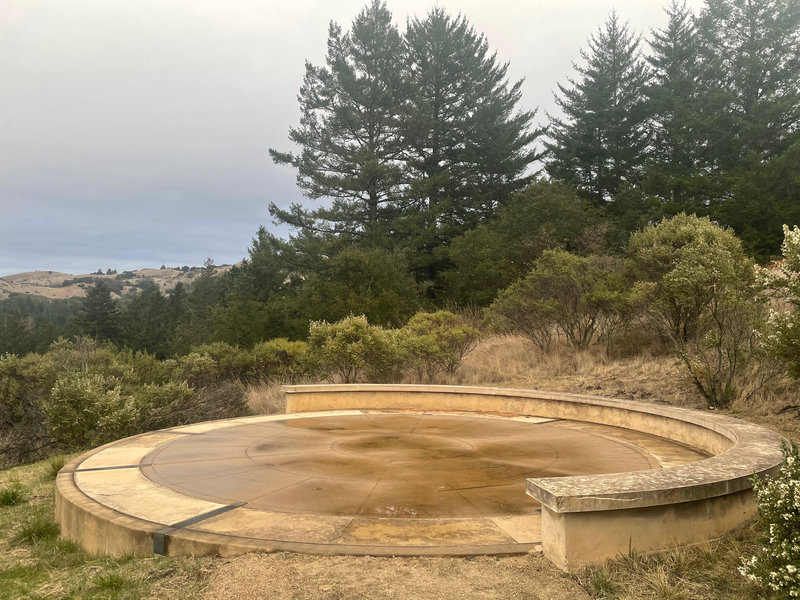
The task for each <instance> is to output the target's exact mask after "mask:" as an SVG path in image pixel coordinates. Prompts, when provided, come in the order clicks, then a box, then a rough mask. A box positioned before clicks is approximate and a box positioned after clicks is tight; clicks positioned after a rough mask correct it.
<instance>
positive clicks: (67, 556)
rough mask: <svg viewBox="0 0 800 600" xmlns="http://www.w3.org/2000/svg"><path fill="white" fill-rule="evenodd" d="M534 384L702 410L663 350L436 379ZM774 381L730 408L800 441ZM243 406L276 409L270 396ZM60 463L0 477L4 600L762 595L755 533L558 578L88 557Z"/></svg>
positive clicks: (501, 361)
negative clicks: (742, 564)
mask: <svg viewBox="0 0 800 600" xmlns="http://www.w3.org/2000/svg"><path fill="white" fill-rule="evenodd" d="M445 382H449V383H461V384H487V385H496V386H506V387H529V388H542V389H553V390H563V391H573V392H580V393H593V394H601V395H607V396H616V397H624V398H631V399H637V400H643V401H651V402H657V403H670V404H676V405H681V406H688V407H693V408H702V402H701V401H700V399H699V397H698V396H697V394H696V393H695V392H694V390H693V389H692V388H691V386H690V385H689V384H688V382H686V381H685V380H684V379H683V377H682V375H681V371H680V369H679V368H678V367H677V366H676V365H675V361H674V360H673V359H671V358H669V357H668V356H656V357H644V358H643V357H632V358H617V359H615V360H612V359H609V358H608V357H607V356H606V354H605V353H604V352H601V351H598V350H593V351H588V352H584V353H577V354H576V353H573V352H568V351H565V350H556V351H554V352H552V353H549V354H547V355H543V354H541V353H539V352H538V351H536V350H535V349H534V348H533V347H532V346H531V345H530V344H529V343H527V342H526V341H525V340H522V339H519V338H493V339H488V340H485V341H484V342H482V344H481V345H480V346H479V347H478V348H477V349H476V350H475V351H474V352H473V353H472V354H471V355H470V356H469V357H468V360H467V361H466V364H465V365H464V367H463V368H462V369H461V370H460V371H459V372H458V373H456V375H455V376H454V378H452V379H450V380H449V381H442V383H445ZM785 391H786V389H785V388H781V387H777V388H775V389H773V390H771V391H770V392H769V393H767V394H764V395H762V396H761V397H760V398H759V399H758V400H757V401H753V402H751V403H748V404H746V405H735V406H734V407H733V409H732V412H733V413H735V414H737V415H738V416H741V417H743V418H747V419H750V420H753V421H756V422H760V423H763V424H765V425H767V426H770V427H773V428H775V429H777V430H779V431H780V432H781V433H783V434H784V435H787V436H788V437H790V438H792V439H794V440H795V441H797V440H799V439H800V435H798V432H799V431H800V419H798V415H797V411H796V410H789V411H784V412H782V413H779V414H776V413H778V412H779V411H780V410H781V409H782V408H784V407H785V406H786V405H787V404H790V403H788V402H787V401H786V400H785V398H786V397H788V396H785V395H784V392H785ZM250 398H251V402H252V404H253V405H254V407H259V408H261V409H266V408H269V409H270V410H275V409H276V402H275V393H274V388H265V389H255V390H251V395H250ZM57 467H58V462H57V461H56V462H55V463H51V462H50V461H45V462H42V463H37V464H34V465H29V466H25V467H18V468H15V469H9V470H6V471H2V472H0V502H2V501H3V499H4V497H8V498H11V499H13V497H14V496H17V495H19V494H17V493H15V492H14V491H13V490H15V489H20V490H21V496H22V502H21V503H20V504H17V505H13V506H0V600H3V599H6V598H8V599H11V598H159V599H162V598H167V599H169V598H182V599H184V600H188V599H191V598H209V599H217V598H237V599H238V598H272V599H279V598H287V599H288V598H298V599H299V598H319V599H323V598H324V599H334V598H412V597H413V598H442V599H445V598H453V597H463V598H487V599H488V598H530V599H541V600H544V599H558V598H570V599H575V600H581V599H587V598H590V597H592V598H614V599H620V600H622V599H632V598H658V599H662V600H669V599H675V600H678V599H686V600H689V599H692V600H694V599H697V600H704V599H708V600H710V599H719V598H754V599H755V598H766V597H767V596H766V595H765V594H764V592H763V591H760V590H757V589H755V588H753V587H752V586H750V585H748V584H747V582H745V580H744V579H743V578H742V577H740V576H739V575H738V573H737V572H736V567H737V566H738V564H739V557H740V556H741V555H743V554H747V553H749V552H752V551H753V549H754V548H755V547H756V545H757V531H756V528H755V527H754V526H751V527H748V528H745V529H744V530H742V531H740V532H737V533H736V534H734V535H731V536H727V537H725V538H724V539H722V540H720V541H718V542H713V543H709V544H706V545H703V546H700V547H696V548H689V549H675V550H673V551H672V552H669V553H667V554H664V555H661V556H657V557H637V556H630V557H621V558H620V559H619V560H616V561H613V562H611V563H609V564H608V565H606V566H605V567H604V568H600V569H591V570H586V571H584V572H583V573H580V574H578V575H577V576H565V575H563V574H561V573H560V572H558V571H557V570H556V569H555V568H554V567H552V566H551V565H550V564H549V563H548V562H547V561H546V560H544V559H543V558H542V557H537V556H522V557H480V558H475V559H469V558H463V559H451V558H432V557H429V558H370V557H312V556H303V555H294V554H290V553H275V554H265V555H249V556H242V557H235V558H227V559H221V558H165V557H152V558H142V559H133V558H122V559H111V558H107V557H92V556H88V555H86V554H85V553H84V552H82V551H81V550H80V549H78V548H77V547H75V546H74V545H73V544H70V543H67V542H63V541H60V540H58V538H57V535H56V530H55V528H54V526H53V524H52V520H51V517H52V513H53V477H54V471H56V470H57Z"/></svg>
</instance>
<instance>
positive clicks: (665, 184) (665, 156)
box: [644, 0, 704, 209]
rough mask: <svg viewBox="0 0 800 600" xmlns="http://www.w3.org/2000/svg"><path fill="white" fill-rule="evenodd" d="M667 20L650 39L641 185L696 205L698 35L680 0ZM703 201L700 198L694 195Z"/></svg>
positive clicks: (665, 197)
mask: <svg viewBox="0 0 800 600" xmlns="http://www.w3.org/2000/svg"><path fill="white" fill-rule="evenodd" d="M666 12H667V19H668V21H667V25H666V27H664V28H663V29H661V30H654V31H653V32H652V38H651V40H650V47H651V49H652V53H651V54H650V56H648V58H647V61H648V62H649V63H650V66H651V71H650V77H651V82H650V85H649V87H648V88H647V96H648V111H649V113H650V131H651V142H652V146H651V150H650V153H649V164H648V168H647V180H646V181H645V183H644V187H645V189H646V190H647V191H648V192H649V193H652V194H655V195H656V196H658V197H659V198H661V199H662V200H666V201H670V202H672V203H674V204H675V205H677V207H678V209H681V208H686V203H691V204H693V205H694V206H693V207H696V205H697V203H698V202H697V201H695V202H691V201H692V200H695V199H696V198H698V197H701V196H702V191H703V189H704V185H703V182H702V180H701V179H700V177H699V175H700V173H701V168H702V166H703V156H704V152H703V146H704V144H703V138H702V135H701V134H700V125H699V123H698V120H699V118H700V111H701V95H700V88H699V81H700V77H701V66H700V57H699V54H700V47H699V37H698V35H697V30H696V28H695V24H694V16H693V15H692V12H691V11H690V10H689V9H688V8H687V7H686V2H685V0H680V1H679V0H672V2H671V4H670V5H669V7H668V8H667V10H666ZM699 200H700V201H702V198H699ZM693 207H692V208H693Z"/></svg>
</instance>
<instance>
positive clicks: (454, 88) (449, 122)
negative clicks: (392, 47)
mask: <svg viewBox="0 0 800 600" xmlns="http://www.w3.org/2000/svg"><path fill="white" fill-rule="evenodd" d="M405 37H406V61H407V72H408V76H409V88H410V89H413V90H414V93H413V94H412V95H411V96H410V97H409V110H408V111H407V112H406V121H405V128H404V136H405V144H404V146H405V160H406V164H407V167H408V172H409V177H410V179H411V181H412V189H411V192H410V193H411V199H412V201H415V202H416V203H417V205H418V206H420V207H422V208H423V209H424V210H427V211H429V212H430V213H432V214H433V215H436V216H438V217H439V218H440V219H443V220H449V221H452V222H454V223H456V224H457V225H458V226H463V225H466V226H467V227H471V226H474V225H475V224H476V223H477V222H480V221H483V220H486V219H487V218H489V217H491V216H493V214H494V212H495V210H496V209H497V207H498V206H499V205H501V204H503V203H506V202H507V201H508V200H509V198H510V194H511V193H512V192H515V191H518V190H520V189H522V188H523V187H525V186H526V185H527V184H528V183H529V182H530V181H531V180H532V178H533V173H531V171H530V165H531V164H532V163H533V162H534V161H535V160H537V159H538V158H539V155H538V154H537V151H536V149H535V148H534V146H533V144H534V142H535V140H536V138H537V136H538V135H539V133H540V132H539V131H538V130H535V129H532V128H531V121H532V119H533V116H534V115H533V113H531V112H528V111H519V110H517V103H518V102H519V100H520V96H521V93H520V88H521V86H522V80H520V81H517V82H515V83H513V84H509V83H508V79H507V77H508V63H499V62H498V60H497V56H496V54H490V52H489V44H488V42H487V40H486V38H485V37H484V36H483V35H482V34H479V33H477V32H476V31H475V29H474V28H473V27H472V26H471V25H470V24H469V22H468V21H467V20H466V19H465V18H464V17H463V16H462V15H458V16H457V17H455V18H453V17H450V16H449V15H448V14H447V13H446V12H445V11H444V10H443V9H441V8H434V9H432V10H431V11H430V12H429V13H428V14H427V16H426V17H425V18H424V19H419V18H414V19H411V20H409V22H408V27H407V30H406V35H405Z"/></svg>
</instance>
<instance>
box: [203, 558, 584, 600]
mask: <svg viewBox="0 0 800 600" xmlns="http://www.w3.org/2000/svg"><path fill="white" fill-rule="evenodd" d="M205 598H206V599H207V600H217V599H219V598H236V599H237V600H256V599H262V598H263V599H267V598H268V599H270V600H289V599H300V598H302V599H314V600H323V599H325V600H334V599H342V600H344V599H347V600H351V599H353V600H355V599H364V600H384V599H386V600H388V599H398V600H400V599H402V600H405V599H412V598H413V599H426V600H450V599H451V598H464V599H470V600H472V599H474V600H496V599H509V600H510V599H517V598H518V599H521V600H522V599H529V600H553V599H558V598H570V599H574V600H589V599H590V596H589V595H588V594H587V593H586V592H585V591H584V590H583V588H582V587H581V586H580V585H579V584H578V583H577V582H576V581H575V580H574V579H573V578H571V577H564V576H562V574H561V573H560V572H558V571H557V570H556V569H555V568H554V567H553V566H552V565H551V564H550V563H549V562H548V561H547V560H546V559H544V558H543V557H541V556H514V557H476V558H436V557H421V558H377V557H368V556H366V557H354V556H326V557H318V556H308V555H298V554H289V553H285V552H281V553H275V554H260V555H259V554H250V555H246V556H241V557H237V558H233V559H229V560H225V561H222V564H221V565H220V566H219V568H218V569H217V570H216V571H215V573H214V575H213V576H212V578H211V581H210V584H209V587H208V591H207V592H206V595H205Z"/></svg>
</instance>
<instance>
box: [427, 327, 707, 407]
mask: <svg viewBox="0 0 800 600" xmlns="http://www.w3.org/2000/svg"><path fill="white" fill-rule="evenodd" d="M443 382H444V381H443ZM448 382H449V383H456V384H462V385H495V386H504V387H517V388H531V389H543V390H553V391H561V392H574V393H580V394H594V395H601V396H611V397H615V398H625V399H630V400H646V401H650V402H658V403H663V404H674V405H678V406H688V407H702V406H703V402H702V398H701V397H700V395H699V394H698V393H697V391H696V390H695V389H694V388H693V387H692V385H691V383H690V382H689V381H688V379H687V378H686V377H685V376H684V374H683V372H682V370H681V368H680V365H678V364H677V361H676V360H675V359H674V358H673V357H672V356H670V355H668V354H663V353H662V354H650V353H645V354H640V355H637V356H631V357H622V358H611V357H610V356H609V352H608V351H607V350H606V348H605V347H604V346H599V345H598V346H592V347H590V348H588V349H586V350H581V351H576V350H574V349H572V348H569V347H567V346H564V345H554V346H553V347H552V348H551V350H550V351H548V352H544V351H542V350H540V349H539V348H537V347H536V346H535V345H534V344H533V343H532V342H531V341H530V340H527V339H526V338H523V337H519V336H511V335H505V336H491V337H487V338H484V340H482V341H481V343H480V344H479V345H478V346H477V347H476V348H475V350H473V351H472V352H471V353H470V354H469V355H468V356H467V357H466V359H465V361H464V364H463V365H462V366H461V367H460V368H459V370H458V371H457V372H456V373H455V375H454V376H453V377H452V378H450V380H449V381H448Z"/></svg>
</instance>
